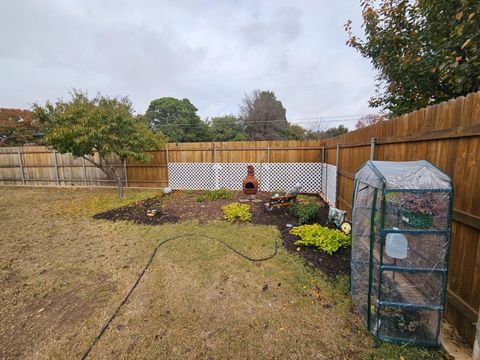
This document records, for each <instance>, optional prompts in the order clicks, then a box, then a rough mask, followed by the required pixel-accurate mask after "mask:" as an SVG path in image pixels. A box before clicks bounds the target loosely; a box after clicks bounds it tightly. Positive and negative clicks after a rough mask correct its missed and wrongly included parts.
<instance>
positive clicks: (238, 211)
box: [222, 202, 252, 222]
mask: <svg viewBox="0 0 480 360" xmlns="http://www.w3.org/2000/svg"><path fill="white" fill-rule="evenodd" d="M222 211H223V218H224V219H225V220H227V221H229V222H234V221H235V220H239V221H252V211H251V208H250V205H248V204H240V203H238V202H235V203H231V204H228V205H225V206H222Z"/></svg>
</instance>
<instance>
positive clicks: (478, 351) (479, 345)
mask: <svg viewBox="0 0 480 360" xmlns="http://www.w3.org/2000/svg"><path fill="white" fill-rule="evenodd" d="M472 360H480V313H479V315H478V320H477V332H476V334H475V343H474V344H473V354H472Z"/></svg>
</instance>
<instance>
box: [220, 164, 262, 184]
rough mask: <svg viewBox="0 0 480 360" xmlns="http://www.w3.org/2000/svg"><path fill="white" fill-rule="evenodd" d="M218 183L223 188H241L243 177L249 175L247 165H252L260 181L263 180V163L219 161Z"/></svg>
mask: <svg viewBox="0 0 480 360" xmlns="http://www.w3.org/2000/svg"><path fill="white" fill-rule="evenodd" d="M217 165H218V166H219V172H218V185H219V187H221V188H226V189H231V190H241V189H242V186H243V179H244V178H245V176H247V166H248V165H252V166H253V168H254V169H255V177H256V178H257V180H258V182H259V183H260V184H262V182H263V180H264V179H263V176H262V175H263V171H262V170H263V169H262V164H259V163H254V164H247V163H218V164H217Z"/></svg>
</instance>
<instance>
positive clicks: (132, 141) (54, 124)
mask: <svg viewBox="0 0 480 360" xmlns="http://www.w3.org/2000/svg"><path fill="white" fill-rule="evenodd" d="M70 95H71V99H70V100H69V101H64V100H61V99H60V100H58V101H57V102H55V103H51V102H47V103H46V104H45V106H40V105H38V104H35V105H34V107H33V112H34V116H35V118H36V119H38V120H40V122H41V123H42V124H44V126H45V141H46V143H47V144H49V145H51V146H52V147H53V148H54V149H55V150H57V151H59V152H61V153H62V154H64V153H72V155H73V156H75V157H82V158H84V159H85V160H87V161H88V162H90V163H91V164H93V165H95V166H96V167H97V168H98V169H100V170H101V171H103V172H104V173H105V174H106V175H107V176H108V177H109V178H111V179H114V180H116V181H117V185H118V190H119V196H121V197H122V196H123V182H122V179H121V175H120V174H121V173H120V169H119V167H118V165H119V164H115V163H114V159H113V158H114V156H115V155H116V156H117V157H118V158H119V159H120V160H121V161H123V160H125V159H127V157H128V158H132V159H134V160H137V161H148V160H149V159H150V156H149V155H148V153H147V151H148V150H154V149H157V148H158V147H160V146H161V145H162V144H163V142H164V139H163V138H162V134H161V133H157V134H154V133H153V132H152V131H151V130H150V128H149V127H148V125H147V123H146V122H145V120H144V119H143V118H142V117H140V116H137V117H135V116H133V110H132V105H131V102H130V100H129V99H128V98H127V97H123V98H111V97H106V96H102V95H100V94H99V95H97V96H96V97H94V98H93V99H89V98H88V96H87V94H86V93H82V92H81V91H76V90H75V91H73V92H72V93H71V94H70Z"/></svg>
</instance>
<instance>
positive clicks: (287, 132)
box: [283, 122, 309, 140]
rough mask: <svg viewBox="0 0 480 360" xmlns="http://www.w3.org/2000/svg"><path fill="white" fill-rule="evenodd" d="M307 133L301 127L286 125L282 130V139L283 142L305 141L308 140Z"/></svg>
mask: <svg viewBox="0 0 480 360" xmlns="http://www.w3.org/2000/svg"><path fill="white" fill-rule="evenodd" d="M308 136H309V132H308V131H307V130H306V129H304V128H303V127H302V126H300V125H297V124H292V123H290V122H289V123H288V124H287V126H286V127H285V128H284V129H283V138H284V139H285V140H305V139H308Z"/></svg>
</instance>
